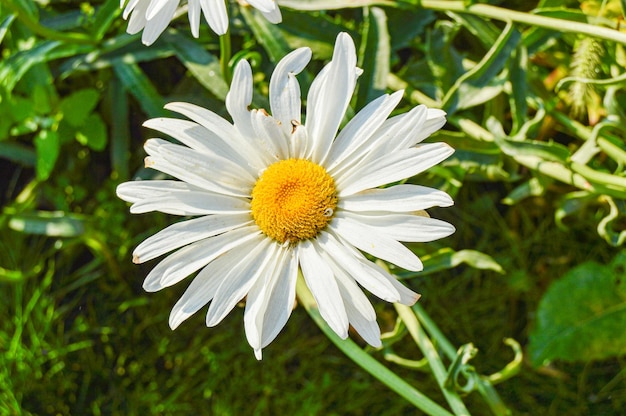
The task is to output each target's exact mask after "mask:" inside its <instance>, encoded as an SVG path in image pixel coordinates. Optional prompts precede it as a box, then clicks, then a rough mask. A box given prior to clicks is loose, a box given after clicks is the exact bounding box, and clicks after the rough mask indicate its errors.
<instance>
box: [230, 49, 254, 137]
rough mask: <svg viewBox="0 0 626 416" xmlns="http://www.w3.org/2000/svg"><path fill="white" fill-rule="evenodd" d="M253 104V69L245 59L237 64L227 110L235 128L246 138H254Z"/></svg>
mask: <svg viewBox="0 0 626 416" xmlns="http://www.w3.org/2000/svg"><path fill="white" fill-rule="evenodd" d="M251 103H252V68H250V64H249V63H248V61H246V60H245V59H242V60H240V61H239V62H237V66H236V67H235V72H234V74H233V80H232V82H231V83H230V91H228V94H227V95H226V109H227V110H228V114H230V116H231V117H232V118H233V123H234V124H235V128H237V130H239V132H240V133H241V134H242V135H243V136H244V137H254V130H253V129H252V122H251V120H250V110H249V107H250V104H251Z"/></svg>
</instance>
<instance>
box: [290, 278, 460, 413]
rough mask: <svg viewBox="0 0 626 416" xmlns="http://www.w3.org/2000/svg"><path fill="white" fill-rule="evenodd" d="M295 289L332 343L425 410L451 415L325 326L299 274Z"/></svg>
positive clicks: (303, 304) (351, 342)
mask: <svg viewBox="0 0 626 416" xmlns="http://www.w3.org/2000/svg"><path fill="white" fill-rule="evenodd" d="M296 293H297V295H298V300H299V301H300V303H301V304H302V306H304V308H305V309H306V311H307V313H308V314H309V315H310V316H311V318H313V321H315V323H316V324H317V326H319V327H320V329H321V330H322V331H323V332H324V334H326V336H327V337H328V338H329V339H330V340H331V341H332V342H333V344H335V345H336V346H337V347H338V348H339V349H340V350H341V351H342V352H343V353H344V354H346V355H347V356H348V357H349V358H350V359H351V360H352V361H354V362H355V363H357V364H358V365H359V366H361V368H363V369H364V370H365V371H367V372H368V373H370V374H371V375H373V376H374V377H376V378H377V379H378V380H380V381H381V382H382V383H384V384H385V385H386V386H387V387H389V388H390V389H391V390H393V391H395V392H396V393H398V394H399V395H400V396H402V397H403V398H405V399H406V400H407V401H409V402H410V403H411V404H413V405H414V406H415V407H417V408H418V409H420V410H421V411H423V412H424V413H426V414H429V415H433V416H452V414H451V413H450V412H449V411H447V410H446V409H444V408H443V407H441V406H440V405H438V404H437V403H435V402H434V401H432V400H431V399H430V398H429V397H428V396H426V395H424V394H423V393H421V392H420V391H419V390H417V389H415V388H414V387H413V386H411V385H410V384H408V383H407V382H406V381H404V380H403V379H402V378H400V377H399V376H398V375H397V374H396V373H394V372H393V371H391V370H390V369H388V368H387V367H385V366H384V365H382V364H381V363H380V362H378V361H377V360H376V359H374V358H373V357H372V356H371V355H369V354H368V353H366V352H365V351H363V350H362V349H361V348H360V347H359V346H358V345H356V344H355V343H354V342H353V341H352V340H350V339H345V340H344V339H341V338H339V336H338V335H337V334H335V332H334V331H333V330H332V329H331V328H330V327H329V326H328V324H326V321H324V319H323V318H322V316H321V315H320V313H319V311H318V309H317V304H316V303H315V299H314V298H313V295H312V294H311V292H310V291H309V288H308V287H307V286H306V283H305V282H304V278H303V277H302V275H301V274H299V275H298V281H297V284H296Z"/></svg>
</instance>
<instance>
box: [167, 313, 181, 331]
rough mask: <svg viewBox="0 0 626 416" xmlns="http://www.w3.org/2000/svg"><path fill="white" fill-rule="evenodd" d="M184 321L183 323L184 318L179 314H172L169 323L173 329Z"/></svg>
mask: <svg viewBox="0 0 626 416" xmlns="http://www.w3.org/2000/svg"><path fill="white" fill-rule="evenodd" d="M182 323H183V320H182V319H180V318H179V317H178V316H177V315H174V314H172V315H170V320H169V325H170V329H171V330H172V331H174V330H175V329H176V328H178V326H179V325H180V324H182Z"/></svg>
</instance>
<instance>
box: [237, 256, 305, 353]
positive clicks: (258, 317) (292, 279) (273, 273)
mask: <svg viewBox="0 0 626 416" xmlns="http://www.w3.org/2000/svg"><path fill="white" fill-rule="evenodd" d="M297 276H298V261H297V257H296V252H295V250H293V249H291V248H289V247H286V248H280V250H279V253H278V254H277V255H276V261H275V263H274V264H273V265H272V267H269V268H267V270H266V271H265V273H264V275H263V276H261V278H259V279H258V280H257V281H256V283H255V284H254V285H253V286H252V288H251V289H250V291H249V292H248V296H247V298H246V310H245V314H244V326H245V329H246V337H247V339H248V343H249V344H250V346H251V347H252V348H254V351H255V355H256V356H257V358H258V359H261V349H262V348H264V347H265V346H267V345H268V344H269V343H270V342H272V341H273V340H274V338H276V336H277V335H278V333H279V332H280V331H281V329H283V327H284V326H285V324H286V323H287V320H288V319H289V316H290V315H291V311H292V309H293V305H294V302H295V296H296V279H297Z"/></svg>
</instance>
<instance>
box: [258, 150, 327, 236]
mask: <svg viewBox="0 0 626 416" xmlns="http://www.w3.org/2000/svg"><path fill="white" fill-rule="evenodd" d="M250 205H251V209H252V217H253V218H254V221H255V222H256V224H257V225H258V226H259V228H260V229H261V230H262V231H263V232H264V233H265V234H266V235H268V236H269V237H271V238H273V239H274V240H276V241H278V242H280V243H285V242H290V243H295V242H297V241H301V240H306V239H308V238H313V237H315V236H316V235H317V234H318V233H319V232H320V231H321V230H323V229H324V227H326V225H328V223H329V222H330V220H331V219H332V216H333V212H334V210H335V207H336V206H337V191H336V190H335V181H334V180H333V178H332V177H331V176H330V175H329V174H328V173H327V172H326V170H325V169H324V168H323V167H321V166H320V165H318V164H315V163H313V162H311V161H309V160H304V159H287V160H281V161H279V162H276V163H274V164H272V165H270V166H269V167H268V168H267V169H266V170H265V171H264V172H263V174H261V176H260V177H259V179H258V180H257V182H256V184H255V185H254V189H253V190H252V202H251V204H250Z"/></svg>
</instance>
